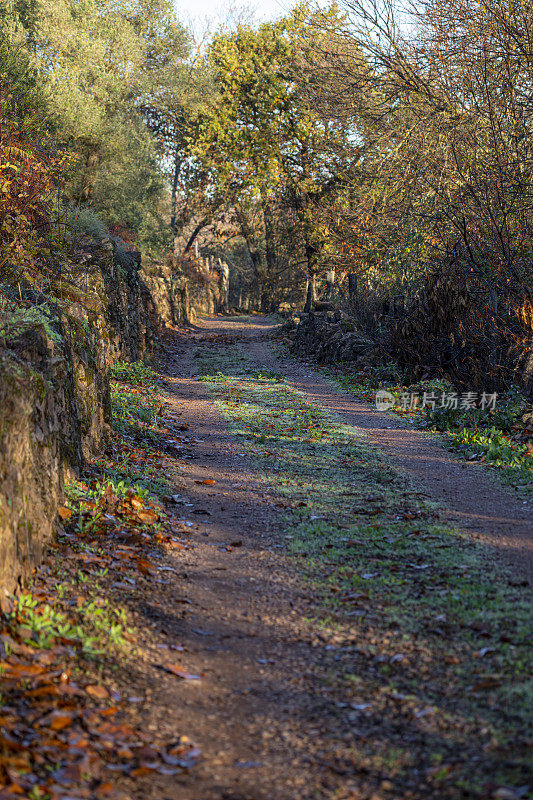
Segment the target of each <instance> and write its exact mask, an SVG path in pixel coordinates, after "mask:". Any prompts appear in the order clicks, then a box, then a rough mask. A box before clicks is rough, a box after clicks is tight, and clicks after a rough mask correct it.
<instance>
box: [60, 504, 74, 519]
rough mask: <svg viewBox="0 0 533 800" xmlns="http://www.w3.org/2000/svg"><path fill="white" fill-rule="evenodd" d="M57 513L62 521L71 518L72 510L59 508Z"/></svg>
mask: <svg viewBox="0 0 533 800" xmlns="http://www.w3.org/2000/svg"><path fill="white" fill-rule="evenodd" d="M57 513H58V515H59V517H60V518H61V519H62V520H67V519H70V517H71V516H72V509H70V508H67V507H66V506H59V507H58V509H57Z"/></svg>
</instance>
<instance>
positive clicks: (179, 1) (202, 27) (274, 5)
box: [174, 0, 296, 36]
mask: <svg viewBox="0 0 533 800" xmlns="http://www.w3.org/2000/svg"><path fill="white" fill-rule="evenodd" d="M174 4H175V6H176V10H177V12H178V18H179V19H180V20H181V21H182V22H184V23H186V24H190V25H191V26H192V28H193V30H194V31H195V33H196V35H197V36H201V35H202V34H203V33H204V32H205V31H207V30H208V29H209V28H215V29H216V28H218V27H219V25H221V24H222V23H223V22H224V21H225V20H226V19H227V17H228V15H229V16H233V17H234V16H235V15H240V14H244V16H245V17H246V18H249V17H250V16H251V19H253V20H255V21H257V22H262V21H266V20H270V19H275V18H276V17H281V16H283V15H284V14H285V13H287V12H288V11H290V9H291V8H292V7H293V6H294V5H296V2H295V0H174Z"/></svg>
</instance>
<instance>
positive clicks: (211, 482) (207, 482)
mask: <svg viewBox="0 0 533 800" xmlns="http://www.w3.org/2000/svg"><path fill="white" fill-rule="evenodd" d="M195 483H197V484H198V485H199V486H214V485H215V483H216V481H214V480H213V479H212V478H206V479H205V481H195Z"/></svg>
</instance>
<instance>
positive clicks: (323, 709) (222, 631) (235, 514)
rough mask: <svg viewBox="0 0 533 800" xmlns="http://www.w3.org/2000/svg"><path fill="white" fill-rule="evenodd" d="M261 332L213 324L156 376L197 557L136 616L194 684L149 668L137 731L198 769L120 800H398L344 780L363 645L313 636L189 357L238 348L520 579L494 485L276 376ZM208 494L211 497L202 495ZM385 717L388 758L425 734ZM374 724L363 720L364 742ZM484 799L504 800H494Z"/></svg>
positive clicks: (526, 549)
mask: <svg viewBox="0 0 533 800" xmlns="http://www.w3.org/2000/svg"><path fill="white" fill-rule="evenodd" d="M270 328H271V323H270V322H269V321H268V320H267V319H263V318H254V319H253V321H252V322H249V321H239V320H237V321H234V320H231V319H222V318H213V319H208V320H205V321H204V322H203V323H202V326H201V329H199V330H197V331H196V332H194V333H190V334H187V336H186V337H182V338H181V339H178V340H176V345H175V350H174V351H173V352H171V351H169V352H168V354H167V361H166V363H161V364H160V369H161V372H162V373H163V374H166V376H167V379H168V386H169V389H170V390H171V400H170V401H169V406H168V409H167V410H168V411H169V413H170V414H171V415H174V417H175V419H176V421H179V420H180V419H184V420H185V419H186V421H187V423H188V424H189V426H190V430H191V436H192V437H194V438H193V443H194V448H193V453H194V455H193V457H192V459H191V460H190V461H189V462H188V463H187V469H186V470H184V469H181V470H180V471H179V473H178V472H177V473H176V476H175V479H176V492H177V494H178V495H179V496H180V497H181V498H183V503H186V504H187V505H180V504H178V505H177V506H176V508H175V509H174V513H175V514H176V515H178V516H179V515H183V516H184V517H187V518H189V519H192V520H194V521H195V522H198V523H199V525H198V528H197V530H196V533H195V544H196V547H195V549H194V550H191V551H188V552H186V553H185V554H180V555H178V556H176V557H175V559H173V560H171V561H170V562H169V567H168V569H169V572H170V573H171V572H172V571H174V573H175V575H176V578H175V580H172V581H171V582H170V583H169V585H168V587H167V588H166V589H165V593H164V596H163V597H162V596H161V595H158V601H157V602H156V603H154V605H152V606H148V607H147V608H144V609H140V610H139V613H140V614H141V615H142V617H143V619H144V621H145V622H144V624H145V625H146V627H147V628H148V627H149V628H151V630H152V634H151V635H152V636H153V637H154V638H155V639H156V640H159V641H163V642H166V644H167V647H170V649H171V650H172V649H176V648H179V652H180V658H181V659H182V660H183V662H184V663H186V666H187V669H189V670H190V671H191V672H193V673H196V674H199V675H202V680H201V681H176V679H175V678H173V677H172V676H169V675H165V674H162V673H161V671H159V670H156V669H153V670H151V669H150V665H149V664H148V665H146V670H147V672H146V680H147V681H148V682H149V683H150V682H151V683H152V684H153V689H152V690H150V698H149V699H150V704H149V712H148V717H147V724H148V726H149V728H150V729H151V730H157V731H158V732H159V733H160V734H161V735H163V736H164V737H165V738H172V735H173V732H175V731H180V732H186V733H187V735H188V736H189V737H190V738H191V739H192V740H193V741H194V742H195V743H197V744H198V746H199V747H200V748H201V750H202V754H203V756H202V759H201V761H200V763H199V764H198V766H196V767H195V768H194V769H193V770H192V771H191V773H190V774H189V775H184V776H178V777H176V776H173V777H172V778H166V777H165V776H161V775H156V776H154V777H150V780H149V781H146V782H145V781H140V782H137V783H132V784H131V785H130V786H129V788H128V796H131V797H132V798H139V800H140V799H141V798H143V800H144V799H145V798H154V799H155V798H157V800H161V798H168V800H222V799H223V798H224V799H225V800H299V799H300V798H302V800H303V799H304V798H309V800H310V799H311V798H331V800H367V798H368V800H370V798H372V800H382V799H383V798H391V800H400V794H399V793H396V792H395V790H394V780H392V781H391V779H390V776H391V775H393V774H394V769H395V768H392V767H390V768H389V769H387V768H385V767H381V768H374V766H373V765H372V764H370V763H369V765H368V767H366V768H365V767H360V768H359V769H358V770H354V769H353V768H351V767H350V764H351V763H352V762H351V761H350V759H352V760H353V753H354V752H355V751H356V750H357V749H360V748H361V747H362V746H363V745H362V744H361V742H365V741H366V738H365V737H366V736H367V735H368V731H367V732H366V733H364V732H363V731H362V730H361V724H362V723H361V719H360V718H361V714H362V713H363V711H361V709H363V710H364V708H366V706H363V705H359V706H358V705H357V704H355V705H350V703H347V702H346V697H345V694H344V692H343V690H342V687H340V686H339V685H338V684H337V683H336V682H335V681H333V682H332V681H331V680H330V676H331V674H332V671H335V670H337V671H338V670H341V669H343V668H345V666H346V663H347V662H346V659H348V662H349V661H353V659H355V658H356V656H355V655H353V654H354V653H355V654H358V653H359V651H358V645H359V642H358V641H357V639H356V638H354V637H355V636H356V634H355V633H352V634H350V630H349V628H346V627H345V628H344V629H343V630H342V631H340V632H336V629H335V626H333V627H331V626H330V627H329V628H328V627H325V628H323V629H320V628H318V627H317V625H316V623H313V622H311V621H309V620H308V617H309V618H311V617H312V615H313V609H314V606H315V602H316V601H315V598H314V597H313V596H312V590H311V588H310V585H309V584H305V583H304V582H302V581H301V580H300V579H299V577H298V575H297V574H295V568H294V561H291V560H290V559H289V558H288V557H287V555H286V553H285V544H286V540H285V539H284V538H283V536H282V533H283V531H282V530H281V529H280V528H281V526H280V523H279V513H278V509H277V508H276V503H277V502H278V500H279V498H277V497H276V496H274V495H270V494H269V491H268V489H265V484H264V482H261V481H260V480H259V475H258V474H257V473H256V472H255V467H254V466H253V464H252V462H251V460H250V458H249V456H247V455H246V454H245V452H244V450H243V449H242V446H241V445H240V443H239V439H238V438H237V437H235V436H234V435H233V434H231V433H230V431H229V429H228V427H227V425H226V423H225V422H224V421H223V420H222V418H221V416H220V414H219V413H218V412H217V411H216V410H215V408H214V404H213V401H212V399H211V397H210V395H209V393H208V392H207V390H206V388H205V387H204V385H203V384H202V383H201V382H199V381H197V380H196V374H197V367H196V364H195V362H194V359H193V357H192V356H193V353H194V348H195V346H196V344H197V343H198V342H201V341H203V340H205V339H206V338H207V339H209V340H211V341H216V340H217V338H220V336H221V335H222V336H223V335H226V334H228V333H231V334H236V335H237V336H238V337H239V339H240V341H239V347H240V348H241V349H242V350H243V351H245V352H246V354H247V356H248V357H249V358H251V359H252V361H254V362H255V363H256V364H257V365H258V366H259V367H262V368H271V369H276V370H278V371H282V372H283V373H284V374H285V375H286V376H287V377H288V378H289V380H290V382H291V383H292V384H293V385H294V386H295V387H297V388H298V389H301V390H302V391H304V392H305V393H306V394H307V395H308V396H309V397H311V398H312V399H313V400H315V401H316V402H317V403H320V404H322V405H323V406H325V407H327V408H328V409H330V410H333V411H335V412H337V413H340V414H342V415H343V416H344V417H345V418H346V420H347V421H349V422H350V423H351V424H352V425H355V426H359V427H361V428H364V429H365V432H366V433H367V435H368V436H369V437H370V438H371V441H372V442H374V443H376V444H379V445H380V446H381V447H383V448H385V450H386V451H387V453H388V454H389V456H390V460H391V464H392V465H394V466H395V467H396V466H400V467H402V468H403V469H405V470H407V471H408V472H409V473H410V474H411V475H412V476H413V477H414V478H415V479H416V480H417V481H418V480H419V481H420V482H421V484H422V486H423V491H424V492H427V494H428V495H431V496H433V497H434V498H436V499H438V500H440V501H444V502H445V504H446V506H447V507H448V509H449V517H450V519H453V520H459V521H461V522H462V523H463V524H464V523H468V528H469V530H471V531H472V533H473V535H476V536H482V537H484V538H486V539H487V541H489V542H490V543H491V545H493V546H494V558H495V559H498V558H502V559H505V560H507V561H508V562H510V563H511V564H512V565H513V566H514V568H515V569H516V572H517V574H518V575H519V576H521V577H524V576H525V575H526V573H527V574H529V575H530V572H528V571H529V570H530V569H531V565H532V564H533V553H532V549H531V547H532V541H531V539H532V537H531V534H532V528H533V525H532V517H531V512H530V510H529V508H525V507H523V506H522V504H521V503H520V502H519V501H518V500H516V499H515V498H514V497H513V496H512V495H511V494H509V493H508V492H506V491H504V490H503V489H500V488H499V487H497V486H496V485H495V484H494V482H493V481H492V479H491V477H490V476H489V475H487V474H486V473H482V472H481V471H479V469H477V468H475V467H470V466H465V465H464V464H462V463H461V462H460V461H459V460H456V459H454V458H453V457H452V456H449V455H448V454H447V453H446V452H445V451H444V450H442V449H440V448H439V447H437V446H435V445H433V444H431V443H428V442H427V440H426V439H425V438H423V437H421V436H419V435H418V434H417V433H415V432H413V431H411V430H409V429H408V428H406V426H404V425H402V423H398V422H396V421H395V420H392V419H391V418H389V417H387V416H385V415H380V414H377V413H376V412H374V411H373V410H372V409H371V408H369V407H368V406H367V405H365V404H363V403H359V402H358V401H356V400H354V399H353V398H349V397H347V396H345V395H342V394H341V393H337V392H334V391H333V390H332V389H331V387H329V386H328V385H327V384H326V382H325V381H323V380H322V379H321V378H320V377H319V376H317V375H316V374H314V373H313V372H312V371H311V369H310V368H309V367H307V366H305V365H295V364H289V363H286V364H280V362H279V361H277V360H276V358H275V356H274V355H273V354H272V351H271V349H270V346H269V344H268V342H267V340H266V336H265V335H266V334H267V333H268V331H269V330H270ZM228 346H232V345H231V343H228ZM206 480H209V481H215V482H216V483H209V484H206V483H202V482H203V481H206ZM339 648H342V650H343V652H342V657H341V656H340V655H339ZM361 652H362V651H361ZM343 665H344V666H343ZM368 669H369V670H370V672H372V670H373V669H374V668H373V667H372V666H371V665H370V666H369V667H368ZM378 691H379V690H378V689H376V692H378ZM398 696H400V695H398ZM413 713H415V712H413ZM416 713H418V712H416ZM391 714H392V716H391ZM387 717H388V723H387V724H388V725H389V726H390V730H391V731H394V733H391V734H390V742H392V743H394V742H396V743H397V742H402V741H403V740H404V739H405V741H406V742H409V741H413V742H415V740H416V741H418V740H417V739H416V737H418V736H420V735H421V734H420V731H418V732H415V733H409V732H408V730H407V728H406V729H405V730H402V724H401V723H400V718H399V717H397V718H395V712H394V713H393V712H391V711H390V709H389V708H388V707H387ZM389 717H390V718H389ZM365 724H366V723H365ZM368 724H370V723H368ZM381 724H382V720H380V719H377V720H373V721H372V725H373V726H374V727H373V728H372V730H373V731H375V730H379V729H380V726H381ZM394 726H395V727H394ZM416 726H417V728H419V727H420V725H419V723H416ZM363 727H364V726H363ZM409 730H410V728H409ZM380 735H381V733H380ZM427 735H428V736H429V734H427ZM431 735H432V736H434V735H436V734H435V733H434V732H432V733H431ZM361 737H363V738H361ZM410 737H411V738H410ZM385 738H386V737H385ZM422 738H424V734H423V732H422ZM384 747H385V745H384ZM413 747H415V745H414V744H413ZM415 767H416V764H415ZM389 773H390V774H389ZM414 773H417V770H416V768H415V770H414ZM413 780H414V783H413V788H412V789H411V790H406V793H405V794H403V793H402V794H401V798H404V797H405V798H408V797H411V798H423V800H425V798H430V797H431V798H439V797H452V796H453V797H455V796H457V797H460V796H461V797H462V796H463V795H460V794H457V795H454V794H453V793H452V794H447V793H442V794H440V793H439V790H438V789H437V790H434V789H433V788H431V789H430V788H429V785H428V787H427V790H424V789H423V790H420V786H419V778H416V780H415V779H414V778H413ZM405 785H407V786H409V782H407V784H405ZM404 788H405V787H404ZM421 791H422V793H421ZM465 796H466V795H465ZM468 796H473V795H468ZM476 796H477V795H476ZM479 796H481V795H479ZM484 796H487V797H493V796H494V797H500V796H501V797H504V795H503V794H502V795H496V794H494V795H493V794H491V793H490V790H489V793H488V794H486V795H484ZM505 796H506V797H507V796H508V797H514V795H512V794H509V795H505ZM525 796H526V795H525V794H523V795H518V794H517V795H516V797H517V798H518V797H525Z"/></svg>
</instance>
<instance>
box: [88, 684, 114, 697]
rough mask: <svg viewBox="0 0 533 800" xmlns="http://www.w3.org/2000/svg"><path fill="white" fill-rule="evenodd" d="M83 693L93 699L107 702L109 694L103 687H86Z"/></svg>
mask: <svg viewBox="0 0 533 800" xmlns="http://www.w3.org/2000/svg"><path fill="white" fill-rule="evenodd" d="M85 691H86V692H87V694H88V695H90V696H91V697H94V698H95V699H97V700H107V698H108V697H109V692H108V691H107V689H106V688H105V686H97V685H95V686H86V687H85Z"/></svg>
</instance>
